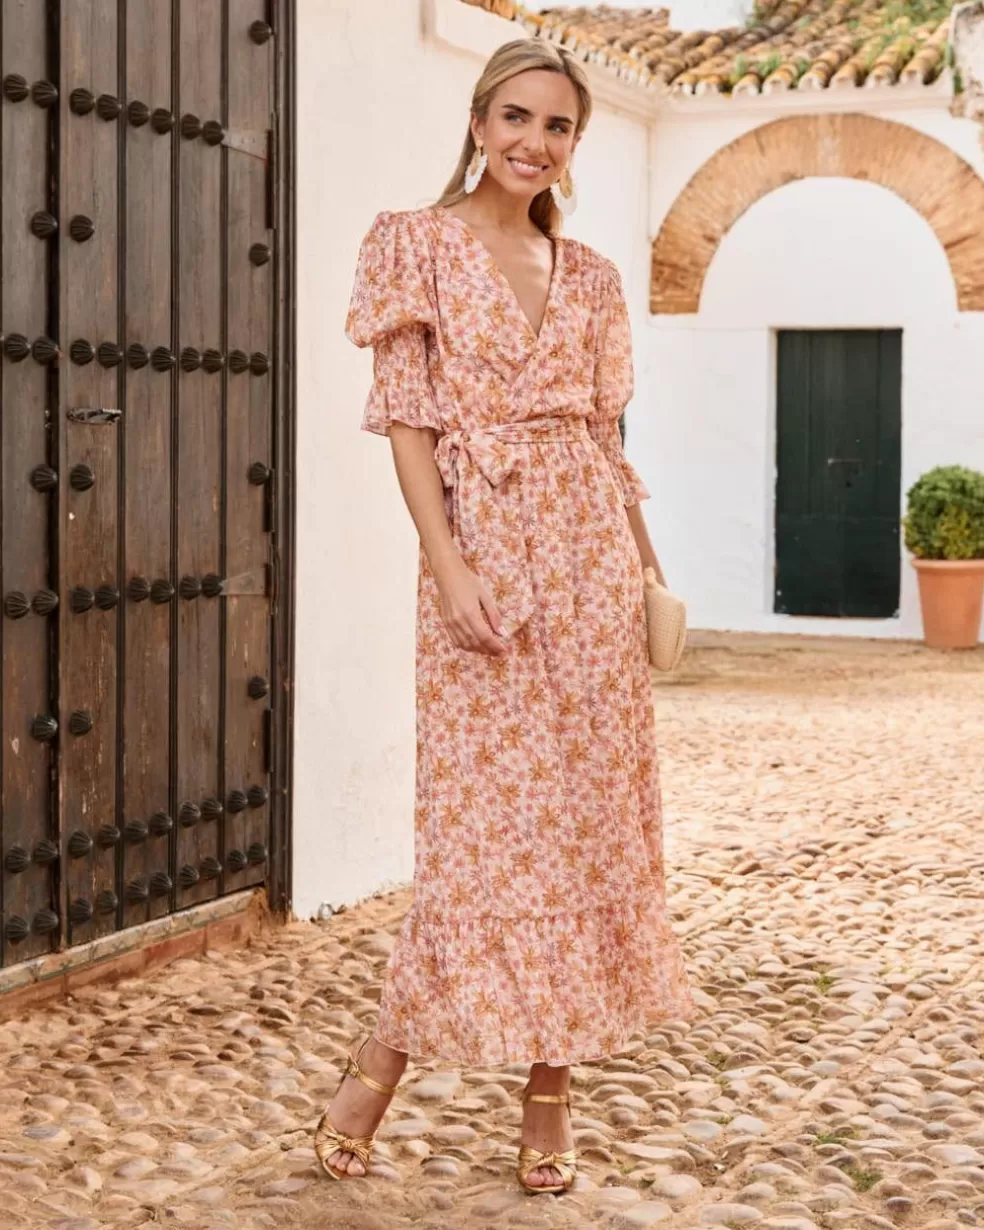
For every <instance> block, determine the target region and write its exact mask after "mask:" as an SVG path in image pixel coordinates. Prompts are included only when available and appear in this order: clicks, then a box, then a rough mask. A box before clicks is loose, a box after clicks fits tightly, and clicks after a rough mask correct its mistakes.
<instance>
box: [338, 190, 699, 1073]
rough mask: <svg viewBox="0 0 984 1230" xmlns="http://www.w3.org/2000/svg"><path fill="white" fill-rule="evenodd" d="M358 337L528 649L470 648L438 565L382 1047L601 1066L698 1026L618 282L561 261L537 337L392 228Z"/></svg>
mask: <svg viewBox="0 0 984 1230" xmlns="http://www.w3.org/2000/svg"><path fill="white" fill-rule="evenodd" d="M346 332H347V334H348V336H349V338H350V339H351V340H352V341H353V342H354V343H355V344H356V345H357V346H372V347H373V348H374V352H375V368H374V371H375V380H374V384H373V387H372V392H371V394H370V396H369V400H368V403H367V405H366V409H365V415H364V419H363V423H362V426H363V428H364V429H366V430H368V431H373V432H377V433H378V434H380V435H387V434H388V433H389V426H390V423H391V422H392V421H393V420H398V421H400V422H402V423H408V424H410V425H411V426H414V427H429V428H432V429H433V430H434V431H435V432H436V433H437V435H438V437H439V439H438V443H437V449H436V461H437V465H438V467H439V470H440V473H441V476H442V479H443V482H444V486H445V500H446V510H447V514H448V518H449V521H450V524H451V527H452V532H453V534H454V537H455V541H456V542H457V544H458V546H459V548H460V550H461V552H462V554H463V556H464V558H465V559H466V561H467V562H468V563H469V566H470V567H471V568H472V569H473V570H474V571H475V572H476V573H477V574H478V575H479V576H480V577H482V579H483V580H484V581H485V582H486V583H487V584H488V586H489V587H490V589H491V591H492V593H493V596H494V597H495V600H496V602H497V604H498V606H499V610H500V611H501V613H502V616H503V620H504V624H505V632H506V634H507V635H508V650H509V652H508V653H507V654H506V656H505V657H503V658H499V659H495V658H491V657H488V656H486V655H483V654H478V653H473V652H468V651H465V650H461V649H458V648H457V647H456V646H455V645H454V644H453V642H452V641H451V639H450V636H449V635H448V633H447V631H446V629H445V627H444V623H443V620H442V619H441V615H440V610H439V604H438V591H437V587H436V584H435V582H434V577H433V575H432V573H431V571H430V569H429V567H428V563H427V559H426V557H425V555H424V553H423V551H421V553H420V561H419V584H418V605H417V772H416V807H415V825H414V832H415V868H414V897H413V903H412V905H411V907H410V910H409V912H408V913H407V915H406V918H405V919H404V922H403V925H402V928H401V931H400V934H399V936H398V939H397V943H396V946H395V948H394V951H393V954H392V957H391V959H390V962H389V965H388V968H387V976H386V979H385V982H384V986H383V993H382V998H381V1002H380V1010H379V1019H378V1022H377V1026H376V1029H375V1033H376V1036H377V1037H378V1038H379V1040H380V1041H381V1042H384V1043H386V1044H387V1045H389V1046H392V1047H395V1048H396V1049H397V1050H401V1051H406V1052H408V1053H410V1054H411V1055H420V1056H433V1057H437V1058H440V1059H444V1060H448V1061H453V1062H456V1063H461V1064H469V1065H481V1066H484V1065H490V1064H505V1063H513V1062H538V1061H547V1062H549V1063H553V1064H567V1063H576V1062H579V1061H583V1060H588V1059H597V1058H602V1057H604V1056H606V1055H609V1054H611V1053H612V1052H614V1051H617V1050H618V1049H619V1048H620V1047H621V1046H622V1045H623V1044H624V1043H625V1042H626V1040H627V1039H628V1037H629V1036H630V1035H631V1034H632V1033H634V1032H635V1031H636V1030H638V1029H640V1028H644V1027H645V1026H646V1025H648V1024H649V1023H652V1022H654V1021H656V1020H658V1019H662V1018H667V1017H670V1018H674V1019H677V1020H689V1019H692V1018H693V1017H695V1016H696V1012H697V1009H696V1005H695V1003H694V1000H693V998H692V995H691V990H690V987H689V985H688V982H687V976H686V973H685V970H684V965H683V960H682V956H681V952H680V949H679V946H678V943H677V940H676V938H675V936H674V934H673V932H672V931H671V928H670V926H669V924H668V921H667V917H666V900H665V888H664V873H663V854H662V823H661V812H660V794H659V779H658V773H657V764H656V747H655V732H654V725H653V702H652V692H651V680H650V674H649V664H648V656H647V651H646V626H645V612H644V607H643V601H642V573H641V568H640V564H639V554H638V550H637V548H636V544H635V540H634V538H633V535H632V531H631V528H630V526H629V522H628V518H627V517H626V514H625V506H626V505H628V504H633V503H636V502H637V501H639V500H640V499H644V498H646V496H647V495H648V492H647V491H646V489H645V488H644V486H643V485H642V483H641V481H640V480H639V478H638V476H637V474H636V473H635V471H634V470H633V469H632V468H631V466H630V465H629V464H628V462H627V461H626V460H625V457H624V455H623V452H622V446H621V440H620V437H619V431H618V418H619V415H620V414H621V412H622V409H623V407H624V406H625V404H626V402H627V401H628V400H629V397H630V396H631V394H632V385H633V377H632V358H631V338H630V334H629V323H628V315H627V312H626V307H625V301H624V297H623V294H622V288H621V283H620V280H619V275H618V272H617V271H616V269H615V266H614V265H613V264H612V263H611V262H610V261H608V260H607V259H605V258H604V257H602V256H600V255H598V254H597V253H596V252H594V251H593V250H592V249H591V248H588V247H585V245H583V244H581V243H577V242H575V241H574V240H570V239H565V238H561V239H558V240H557V243H556V246H555V261H554V272H553V277H552V281H551V287H550V294H549V299H548V301H547V307H546V313H545V315H544V318H543V323H542V326H541V329H540V333H539V336H538V335H537V334H536V333H535V332H534V331H533V328H532V326H531V325H530V323H529V321H528V320H527V318H526V316H525V314H524V312H523V310H522V308H521V307H520V305H519V301H518V299H517V298H516V296H515V294H514V292H513V290H512V288H511V287H510V285H509V283H508V282H507V281H506V279H505V277H504V275H503V274H502V273H501V271H500V270H499V269H498V267H497V265H496V264H495V262H494V261H493V259H492V257H491V255H490V253H489V252H488V250H487V249H486V248H485V246H484V244H483V243H482V242H481V241H480V240H479V239H478V237H477V236H476V235H475V234H474V232H473V231H472V230H471V229H470V228H469V227H468V226H467V225H466V224H465V223H464V222H463V221H461V219H459V218H456V217H455V216H454V215H453V214H450V213H448V212H447V211H445V210H442V209H437V208H429V209H422V210H417V211H413V212H405V213H383V214H380V215H379V217H378V218H377V219H376V221H375V223H374V224H373V226H372V228H371V230H370V231H369V234H368V235H367V236H366V238H365V240H364V241H363V244H362V248H361V252H360V255H359V263H358V270H357V274H356V280H355V288H354V291H353V295H352V301H351V307H350V310H349V314H348V320H347V324H346Z"/></svg>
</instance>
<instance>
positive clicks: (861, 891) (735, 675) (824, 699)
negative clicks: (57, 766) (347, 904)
mask: <svg viewBox="0 0 984 1230" xmlns="http://www.w3.org/2000/svg"><path fill="white" fill-rule="evenodd" d="M656 697H657V706H658V715H659V724H660V728H661V732H662V735H661V742H662V747H663V760H662V763H663V770H664V788H665V795H666V804H667V836H666V846H667V861H668V866H669V867H670V868H671V878H670V889H671V900H672V910H673V923H674V927H675V928H676V930H677V932H678V934H679V935H680V936H681V938H682V941H683V943H684V946H685V950H686V956H687V961H688V965H689V968H690V970H691V973H692V975H693V977H694V980H695V984H696V986H697V987H698V988H699V996H700V1002H701V1004H702V1006H703V1008H704V1010H705V1012H706V1015H705V1016H704V1017H703V1018H702V1019H700V1020H699V1021H695V1022H693V1023H691V1024H690V1025H689V1026H687V1025H674V1024H673V1023H672V1022H663V1023H661V1024H659V1025H655V1024H654V1025H653V1026H652V1027H651V1032H649V1033H648V1034H645V1035H643V1034H640V1035H638V1036H637V1037H636V1038H635V1039H634V1040H633V1041H632V1042H631V1044H630V1045H629V1046H628V1047H627V1049H626V1051H625V1052H624V1053H622V1054H620V1055H618V1056H616V1057H614V1058H612V1059H611V1060H610V1061H608V1062H607V1063H604V1064H585V1065H584V1066H582V1067H579V1068H575V1070H574V1073H573V1089H574V1128H575V1136H576V1139H577V1143H578V1147H579V1150H580V1156H581V1177H580V1179H579V1184H578V1189H577V1190H576V1191H574V1192H572V1193H569V1194H567V1195H564V1196H561V1197H559V1198H557V1197H553V1196H537V1197H530V1196H525V1195H523V1194H522V1193H521V1192H520V1191H519V1190H518V1189H517V1187H516V1186H515V1180H514V1178H513V1165H514V1159H515V1154H516V1142H517V1138H518V1130H519V1124H520V1109H519V1104H518V1100H517V1097H516V1093H517V1089H518V1088H519V1087H520V1086H521V1085H522V1084H523V1080H524V1071H523V1069H522V1068H517V1067H508V1068H503V1069H497V1070H496V1071H489V1072H475V1071H461V1072H458V1071H453V1070H450V1069H449V1067H448V1066H447V1065H442V1064H440V1063H420V1064H411V1066H410V1068H409V1069H408V1071H407V1076H406V1077H405V1079H404V1083H403V1084H402V1085H401V1090H400V1094H399V1095H398V1097H397V1098H396V1099H395V1101H394V1102H393V1105H392V1107H391V1109H390V1112H389V1114H388V1116H387V1118H386V1120H385V1121H384V1126H383V1128H382V1130H381V1132H380V1144H379V1148H378V1153H377V1164H376V1165H375V1167H374V1172H373V1177H371V1178H370V1179H369V1180H359V1181H345V1182H342V1183H335V1182H332V1181H331V1180H329V1179H327V1178H322V1177H320V1176H319V1174H318V1172H317V1171H316V1169H315V1167H314V1165H313V1162H314V1155H313V1152H312V1149H311V1132H312V1129H313V1126H314V1123H315V1121H316V1119H317V1117H318V1114H319V1112H320V1110H321V1108H322V1105H323V1104H324V1102H325V1101H326V1100H327V1099H328V1098H329V1097H330V1095H331V1093H332V1092H333V1090H334V1087H335V1084H336V1081H337V1074H338V1072H339V1068H340V1063H341V1062H342V1060H343V1056H344V1052H345V1048H346V1046H347V1045H348V1043H349V1042H350V1041H351V1040H352V1038H353V1036H354V1034H355V1033H356V1032H357V1030H358V1029H359V1027H360V1026H361V1025H362V1024H363V1023H365V1024H368V1025H371V1024H372V1022H373V1021H374V1018H375V1012H376V1008H377V1003H378V998H379V991H380V976H381V973H382V970H383V966H384V964H385V960H386V956H387V954H388V952H389V951H390V947H391V943H392V936H393V934H394V932H395V930H396V928H397V927H398V924H399V921H400V918H401V916H402V914H403V912H404V910H405V909H406V906H407V903H408V896H407V893H406V892H402V893H399V894H396V895H390V896H387V897H381V898H378V899H373V900H371V901H368V902H365V903H363V904H361V905H359V906H358V907H357V908H354V909H350V910H347V911H345V912H343V913H340V914H338V915H337V916H336V917H335V918H334V919H332V920H331V921H330V922H329V923H326V924H323V925H315V924H295V925H292V926H290V927H288V928H286V929H284V930H279V931H275V932H270V933H268V934H265V935H264V936H263V937H262V938H261V939H260V940H258V941H255V942H254V943H253V944H252V946H251V947H250V948H249V949H248V950H247V951H245V952H240V953H223V954H218V955H215V954H213V955H211V956H209V957H208V958H206V959H202V960H195V961H191V960H186V961H182V962H180V963H178V964H176V965H173V966H170V967H168V968H167V969H166V970H164V971H163V972H162V973H158V974H157V975H156V976H154V977H153V978H152V979H148V980H131V981H128V982H123V983H120V984H118V985H117V986H116V987H115V988H114V989H112V990H107V989H99V988H97V987H96V988H92V989H90V990H88V991H86V992H84V993H80V994H78V995H77V996H76V998H75V999H74V1000H73V1001H72V1002H69V1003H64V1004H59V1005H56V1006H53V1007H52V1006H48V1007H44V1008H39V1009H38V1010H37V1011H36V1012H34V1013H32V1014H31V1015H30V1016H29V1017H28V1018H27V1019H25V1020H22V1021H19V1022H16V1023H7V1024H5V1025H3V1026H2V1027H0V1064H2V1075H0V1086H2V1090H0V1187H2V1200H0V1227H2V1230H21V1228H23V1227H30V1228H31V1230H34V1228H36V1227H47V1226H54V1227H57V1228H58V1230H100V1228H102V1227H114V1228H115V1227H151V1226H153V1227H157V1226H161V1225H164V1226H181V1227H193V1228H194V1230H219V1228H224V1227H238V1228H241V1230H252V1228H253V1227H274V1226H275V1227H298V1228H300V1230H315V1228H317V1230H398V1228H400V1227H410V1226H414V1227H418V1228H420V1230H453V1228H455V1227H466V1226H467V1227H486V1226H491V1225H500V1224H502V1225H506V1226H521V1227H554V1226H560V1227H563V1226H570V1227H582V1226H583V1227H595V1226H597V1227H603V1228H606V1230H634V1228H636V1227H646V1226H660V1227H670V1228H673V1230H679V1228H683V1227H699V1226H729V1227H742V1226H746V1225H749V1226H752V1225H757V1226H761V1227H763V1228H764V1227H769V1228H773V1230H812V1228H813V1227H822V1228H826V1230H853V1228H855V1227H857V1228H865V1230H867V1228H869V1227H870V1228H876V1227H885V1228H886V1230H887V1228H889V1227H892V1226H895V1225H898V1226H905V1227H919V1228H920V1230H929V1228H933V1230H943V1228H944V1227H958V1226H964V1225H966V1226H978V1225H984V1056H982V1039H984V841H982V833H984V756H982V749H984V653H981V652H978V653H974V654H970V655H966V654H965V655H962V656H958V655H954V656H946V655H942V654H934V653H931V652H929V651H926V650H922V649H919V648H917V647H914V646H911V645H889V646H878V645H873V644H870V643H852V644H850V645H846V644H837V645H833V646H832V645H830V644H829V643H827V642H821V643H813V642H802V643H796V644H789V643H786V646H785V647H783V648H777V647H776V645H775V644H774V643H772V642H769V641H764V640H762V639H751V638H749V639H736V640H733V641H730V642H729V641H725V640H710V641H709V642H708V643H705V644H704V645H703V646H702V647H701V648H698V649H696V650H695V651H693V652H692V653H691V654H690V656H689V658H688V661H687V663H686V665H685V668H684V669H683V671H682V672H681V674H680V675H679V677H678V678H676V679H674V680H672V681H658V682H657V684H656Z"/></svg>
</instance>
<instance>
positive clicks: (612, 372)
mask: <svg viewBox="0 0 984 1230" xmlns="http://www.w3.org/2000/svg"><path fill="white" fill-rule="evenodd" d="M605 264H606V277H605V285H604V292H603V301H602V305H601V319H600V321H599V325H598V333H597V350H596V353H595V376H594V393H593V397H592V402H593V406H594V409H593V411H592V413H591V414H590V415H589V416H588V430H589V432H590V433H591V436H592V438H593V439H594V440H595V441H596V442H597V443H598V444H599V445H600V446H601V449H602V451H603V452H604V454H605V456H606V457H607V458H608V460H609V463H610V465H611V467H612V471H613V473H614V475H615V479H616V482H617V483H618V485H619V488H620V490H621V492H622V498H623V501H624V503H625V504H626V506H628V505H631V504H638V503H639V501H640V500H647V499H649V492H648V491H647V490H646V487H645V486H644V484H643V482H642V479H641V478H640V477H639V475H638V474H637V473H636V471H635V470H634V469H633V468H632V466H631V465H630V464H629V462H628V461H627V460H626V457H625V453H624V452H623V450H622V437H621V435H620V434H619V430H618V420H619V417H620V415H621V413H622V411H623V410H624V409H625V407H626V405H627V403H628V401H629V399H630V398H631V397H632V391H633V388H634V377H633V373H632V333H631V330H630V327H629V312H628V308H627V307H626V304H625V294H624V292H623V290H622V279H621V277H620V276H619V272H618V270H617V269H616V268H615V266H614V265H613V264H612V263H611V261H606V262H605Z"/></svg>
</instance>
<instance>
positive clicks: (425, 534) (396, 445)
mask: <svg viewBox="0 0 984 1230" xmlns="http://www.w3.org/2000/svg"><path fill="white" fill-rule="evenodd" d="M437 438H438V437H437V432H436V431H434V430H433V428H430V427H410V426H409V425H408V424H406V423H401V422H397V421H394V422H393V423H392V424H391V426H390V444H391V446H392V449H393V461H394V464H395V466H396V476H397V479H398V480H399V484H400V490H401V491H402V493H403V498H404V500H405V501H406V505H407V508H408V509H409V510H410V516H411V517H412V518H413V522H414V525H416V527H417V534H418V536H419V537H420V545H421V546H422V548H423V550H424V554H425V555H426V556H427V562H428V564H430V569H431V572H432V573H433V574H434V579H435V581H436V582H437V588H438V591H439V593H440V598H441V615H442V617H443V619H444V622H445V624H446V625H447V629H448V632H449V633H450V635H451V639H452V641H453V642H454V643H455V644H456V645H457V646H458V647H459V648H460V649H469V650H473V651H477V652H479V653H486V654H489V655H491V656H492V657H496V658H498V657H501V656H502V655H503V654H504V653H505V652H506V646H505V642H504V641H503V640H502V638H501V635H500V633H501V630H502V619H501V617H500V615H499V611H498V608H497V607H496V605H495V602H494V601H493V599H492V595H491V594H490V593H489V591H488V590H487V588H486V587H485V585H484V584H483V583H482V581H481V580H480V579H479V578H478V577H477V576H476V575H475V574H474V573H473V572H472V571H471V569H470V568H469V567H468V565H467V564H466V563H465V561H464V560H463V559H462V558H461V552H460V551H459V550H458V548H457V546H456V545H455V542H454V539H453V538H452V537H451V527H450V526H449V525H448V518H447V514H446V512H445V509H444V484H443V483H442V481H441V475H440V471H439V470H438V468H437V462H436V461H435V460H434V449H435V447H436V445H437Z"/></svg>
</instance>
